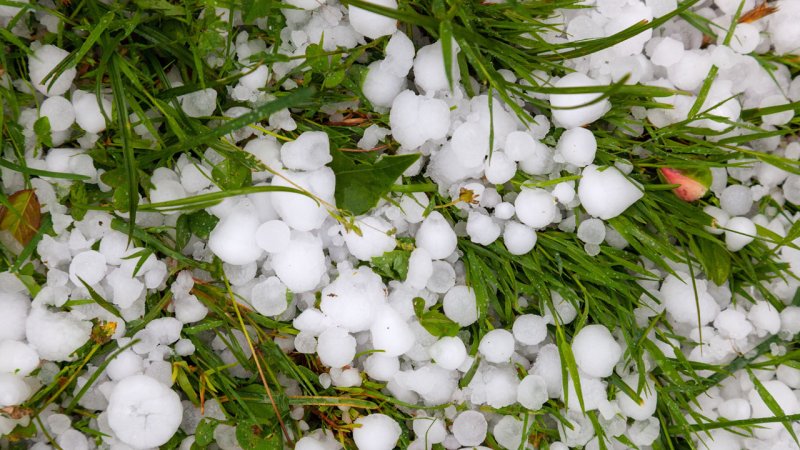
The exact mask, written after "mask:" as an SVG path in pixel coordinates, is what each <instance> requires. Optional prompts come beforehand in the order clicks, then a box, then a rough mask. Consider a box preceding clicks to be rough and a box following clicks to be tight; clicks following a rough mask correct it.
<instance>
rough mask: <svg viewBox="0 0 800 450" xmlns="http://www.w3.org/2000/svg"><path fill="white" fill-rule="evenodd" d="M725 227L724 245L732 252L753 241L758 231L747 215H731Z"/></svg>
mask: <svg viewBox="0 0 800 450" xmlns="http://www.w3.org/2000/svg"><path fill="white" fill-rule="evenodd" d="M725 228H726V230H725V245H726V246H727V247H728V250H730V251H732V252H738V251H739V250H741V249H743V248H744V247H745V246H747V244H749V243H751V242H753V240H754V239H755V236H756V235H757V232H758V231H757V229H756V225H755V224H754V223H753V221H752V220H750V219H748V218H747V217H733V218H731V220H729V221H728V223H727V224H725Z"/></svg>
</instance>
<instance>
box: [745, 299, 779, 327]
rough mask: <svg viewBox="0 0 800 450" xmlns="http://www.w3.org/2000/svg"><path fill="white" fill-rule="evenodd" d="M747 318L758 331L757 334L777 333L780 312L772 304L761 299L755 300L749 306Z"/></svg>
mask: <svg viewBox="0 0 800 450" xmlns="http://www.w3.org/2000/svg"><path fill="white" fill-rule="evenodd" d="M747 319H748V320H749V321H750V322H751V323H752V324H753V326H755V327H756V329H757V330H759V331H760V332H759V333H758V334H759V336H762V335H763V333H767V334H770V335H773V334H778V332H779V331H780V329H781V314H780V313H778V310H777V309H775V307H774V306H772V304H770V303H769V302H766V301H763V300H759V301H757V302H756V303H755V304H754V305H753V306H752V307H751V308H750V311H748V312H747Z"/></svg>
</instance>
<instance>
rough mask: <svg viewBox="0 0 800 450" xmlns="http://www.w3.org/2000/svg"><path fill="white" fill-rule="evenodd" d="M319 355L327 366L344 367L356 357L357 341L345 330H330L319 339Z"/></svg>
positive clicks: (337, 328) (332, 328)
mask: <svg viewBox="0 0 800 450" xmlns="http://www.w3.org/2000/svg"><path fill="white" fill-rule="evenodd" d="M317 355H318V356H319V359H320V361H322V363H323V364H325V365H326V366H329V367H333V368H340V367H344V366H346V365H347V364H350V362H351V361H353V357H355V355H356V339H355V338H354V337H353V336H351V335H350V333H348V332H347V331H346V330H345V329H344V328H339V327H331V328H328V329H327V330H325V331H323V332H322V334H320V335H319V338H317Z"/></svg>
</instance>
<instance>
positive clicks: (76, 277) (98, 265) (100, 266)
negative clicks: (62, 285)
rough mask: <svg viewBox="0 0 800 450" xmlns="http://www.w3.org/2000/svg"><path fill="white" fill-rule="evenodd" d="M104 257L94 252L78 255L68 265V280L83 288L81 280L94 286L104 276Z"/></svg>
mask: <svg viewBox="0 0 800 450" xmlns="http://www.w3.org/2000/svg"><path fill="white" fill-rule="evenodd" d="M106 268H107V267H106V257H105V256H103V254H102V253H100V252H96V251H94V250H87V251H85V252H81V253H78V254H77V255H75V257H74V258H72V262H71V263H70V265H69V280H70V281H72V283H73V284H75V286H80V287H83V283H81V280H83V281H84V282H86V284H88V285H89V286H94V285H96V284H97V283H99V282H100V280H102V279H103V278H104V277H105V276H106Z"/></svg>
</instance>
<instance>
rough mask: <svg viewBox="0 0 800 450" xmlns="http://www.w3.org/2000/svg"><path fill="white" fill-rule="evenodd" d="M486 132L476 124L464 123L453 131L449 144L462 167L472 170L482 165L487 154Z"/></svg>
mask: <svg viewBox="0 0 800 450" xmlns="http://www.w3.org/2000/svg"><path fill="white" fill-rule="evenodd" d="M487 131H488V130H484V129H483V127H481V125H480V124H479V123H476V122H465V123H463V124H461V125H459V126H458V128H456V129H455V131H454V132H453V136H452V137H451V138H450V143H451V144H452V148H453V150H454V154H455V155H457V156H458V162H459V163H460V164H461V165H462V166H464V167H468V168H472V167H479V166H480V165H481V164H483V161H484V159H486V156H487V155H488V154H489V135H488V132H487Z"/></svg>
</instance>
